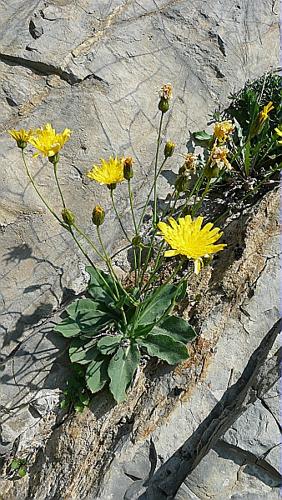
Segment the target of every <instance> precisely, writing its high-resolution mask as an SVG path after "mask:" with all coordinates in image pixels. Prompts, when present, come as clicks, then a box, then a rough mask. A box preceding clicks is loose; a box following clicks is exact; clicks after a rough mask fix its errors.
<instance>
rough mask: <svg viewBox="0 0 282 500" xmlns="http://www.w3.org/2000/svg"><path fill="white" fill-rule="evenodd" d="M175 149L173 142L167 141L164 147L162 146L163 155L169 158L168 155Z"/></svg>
mask: <svg viewBox="0 0 282 500" xmlns="http://www.w3.org/2000/svg"><path fill="white" fill-rule="evenodd" d="M174 150H175V144H174V142H172V141H167V143H166V145H165V148H164V156H165V158H169V157H170V156H172V155H173V152H174Z"/></svg>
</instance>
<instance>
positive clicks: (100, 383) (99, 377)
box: [85, 358, 109, 394]
mask: <svg viewBox="0 0 282 500" xmlns="http://www.w3.org/2000/svg"><path fill="white" fill-rule="evenodd" d="M108 362H109V360H108V358H102V359H99V360H96V361H92V362H91V363H90V364H89V365H88V366H87V370H86V375H85V379H86V384H87V386H88V387H89V389H90V391H91V392H92V393H93V394H94V393H95V392H98V391H100V390H101V389H103V387H104V385H105V384H106V382H107V381H108V380H109V377H108V373H107V367H108Z"/></svg>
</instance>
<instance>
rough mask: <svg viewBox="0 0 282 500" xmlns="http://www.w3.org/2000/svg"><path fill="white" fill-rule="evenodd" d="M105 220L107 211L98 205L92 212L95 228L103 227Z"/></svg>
mask: <svg viewBox="0 0 282 500" xmlns="http://www.w3.org/2000/svg"><path fill="white" fill-rule="evenodd" d="M104 219H105V211H104V209H103V208H102V207H100V205H96V207H94V209H93V212H92V222H93V224H94V225H95V226H98V227H99V226H101V225H102V224H103V222H104Z"/></svg>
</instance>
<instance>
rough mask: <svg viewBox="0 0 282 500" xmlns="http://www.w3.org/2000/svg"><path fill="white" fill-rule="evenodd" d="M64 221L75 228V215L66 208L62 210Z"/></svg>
mask: <svg viewBox="0 0 282 500" xmlns="http://www.w3.org/2000/svg"><path fill="white" fill-rule="evenodd" d="M62 219H63V221H64V222H65V223H66V224H68V225H69V226H73V225H74V221H75V217H74V214H73V213H72V211H71V210H69V209H68V208H64V209H63V210H62Z"/></svg>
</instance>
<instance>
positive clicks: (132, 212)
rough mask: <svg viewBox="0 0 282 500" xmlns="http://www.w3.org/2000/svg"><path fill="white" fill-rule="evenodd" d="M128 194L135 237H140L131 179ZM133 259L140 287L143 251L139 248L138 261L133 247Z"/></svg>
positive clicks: (135, 276)
mask: <svg viewBox="0 0 282 500" xmlns="http://www.w3.org/2000/svg"><path fill="white" fill-rule="evenodd" d="M127 185H128V194H129V201H130V209H131V215H132V220H133V225H134V231H135V236H136V237H137V236H138V228H137V224H136V218H135V214H134V207H133V193H132V190H131V184H130V179H129V180H128V183H127ZM133 257H134V279H135V286H138V283H139V272H140V265H141V249H140V247H139V256H138V261H137V250H136V247H135V246H133Z"/></svg>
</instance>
